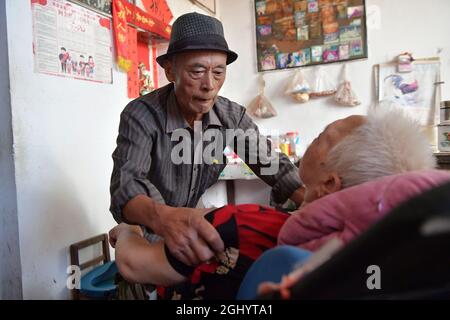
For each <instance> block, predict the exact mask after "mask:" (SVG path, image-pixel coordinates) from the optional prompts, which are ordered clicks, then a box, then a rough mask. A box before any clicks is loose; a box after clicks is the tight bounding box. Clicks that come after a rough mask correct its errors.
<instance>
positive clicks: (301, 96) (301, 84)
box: [285, 70, 311, 102]
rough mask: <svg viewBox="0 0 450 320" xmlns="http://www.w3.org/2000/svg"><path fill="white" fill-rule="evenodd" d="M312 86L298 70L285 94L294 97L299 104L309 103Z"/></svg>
mask: <svg viewBox="0 0 450 320" xmlns="http://www.w3.org/2000/svg"><path fill="white" fill-rule="evenodd" d="M310 91H311V86H310V84H309V82H308V81H307V80H306V78H305V77H304V76H303V73H302V72H301V71H300V70H298V71H296V72H295V75H294V76H293V77H292V80H291V81H290V82H289V84H288V86H287V88H286V91H285V94H286V95H289V96H291V97H293V98H294V99H295V100H297V101H298V102H307V101H308V100H309V93H310Z"/></svg>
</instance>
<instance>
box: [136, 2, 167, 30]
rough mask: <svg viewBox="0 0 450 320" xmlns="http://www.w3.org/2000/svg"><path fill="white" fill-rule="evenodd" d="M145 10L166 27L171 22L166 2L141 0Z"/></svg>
mask: <svg viewBox="0 0 450 320" xmlns="http://www.w3.org/2000/svg"><path fill="white" fill-rule="evenodd" d="M142 4H143V5H144V8H145V10H146V11H147V12H148V13H150V14H152V15H153V16H155V17H158V18H159V20H161V21H162V22H164V23H165V24H166V25H167V24H169V23H170V21H172V18H173V15H172V12H171V11H170V8H169V6H168V5H167V2H166V0H142Z"/></svg>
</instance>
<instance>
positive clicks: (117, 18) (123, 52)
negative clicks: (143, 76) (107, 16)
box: [112, 0, 131, 72]
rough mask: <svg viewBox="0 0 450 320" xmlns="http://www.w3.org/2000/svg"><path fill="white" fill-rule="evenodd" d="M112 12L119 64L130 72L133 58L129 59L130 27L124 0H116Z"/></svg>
mask: <svg viewBox="0 0 450 320" xmlns="http://www.w3.org/2000/svg"><path fill="white" fill-rule="evenodd" d="M112 13H113V26H114V42H115V45H116V56H117V65H118V66H119V68H120V69H122V70H123V71H125V72H128V71H129V70H130V68H131V60H130V59H129V52H128V27H127V18H126V9H125V6H124V2H123V1H122V0H114V2H113V11H112Z"/></svg>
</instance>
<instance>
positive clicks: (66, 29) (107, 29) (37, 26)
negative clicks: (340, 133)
mask: <svg viewBox="0 0 450 320" xmlns="http://www.w3.org/2000/svg"><path fill="white" fill-rule="evenodd" d="M31 5H32V13H33V53H34V70H35V72H38V73H45V74H51V75H57V76H63V77H70V78H75V79H82V80H89V81H95V82H102V83H112V63H113V56H112V42H111V20H110V19H109V18H106V17H104V16H101V15H98V14H97V13H95V12H93V11H91V10H88V9H85V8H83V7H80V6H78V5H76V4H74V3H71V2H68V1H66V0H31Z"/></svg>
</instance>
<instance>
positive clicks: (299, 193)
mask: <svg viewBox="0 0 450 320" xmlns="http://www.w3.org/2000/svg"><path fill="white" fill-rule="evenodd" d="M290 199H291V200H292V201H294V202H295V203H296V204H297V206H300V205H302V203H303V201H304V199H305V186H301V187H300V188H298V189H297V190H295V191H294V193H293V194H292V195H291V196H290Z"/></svg>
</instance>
